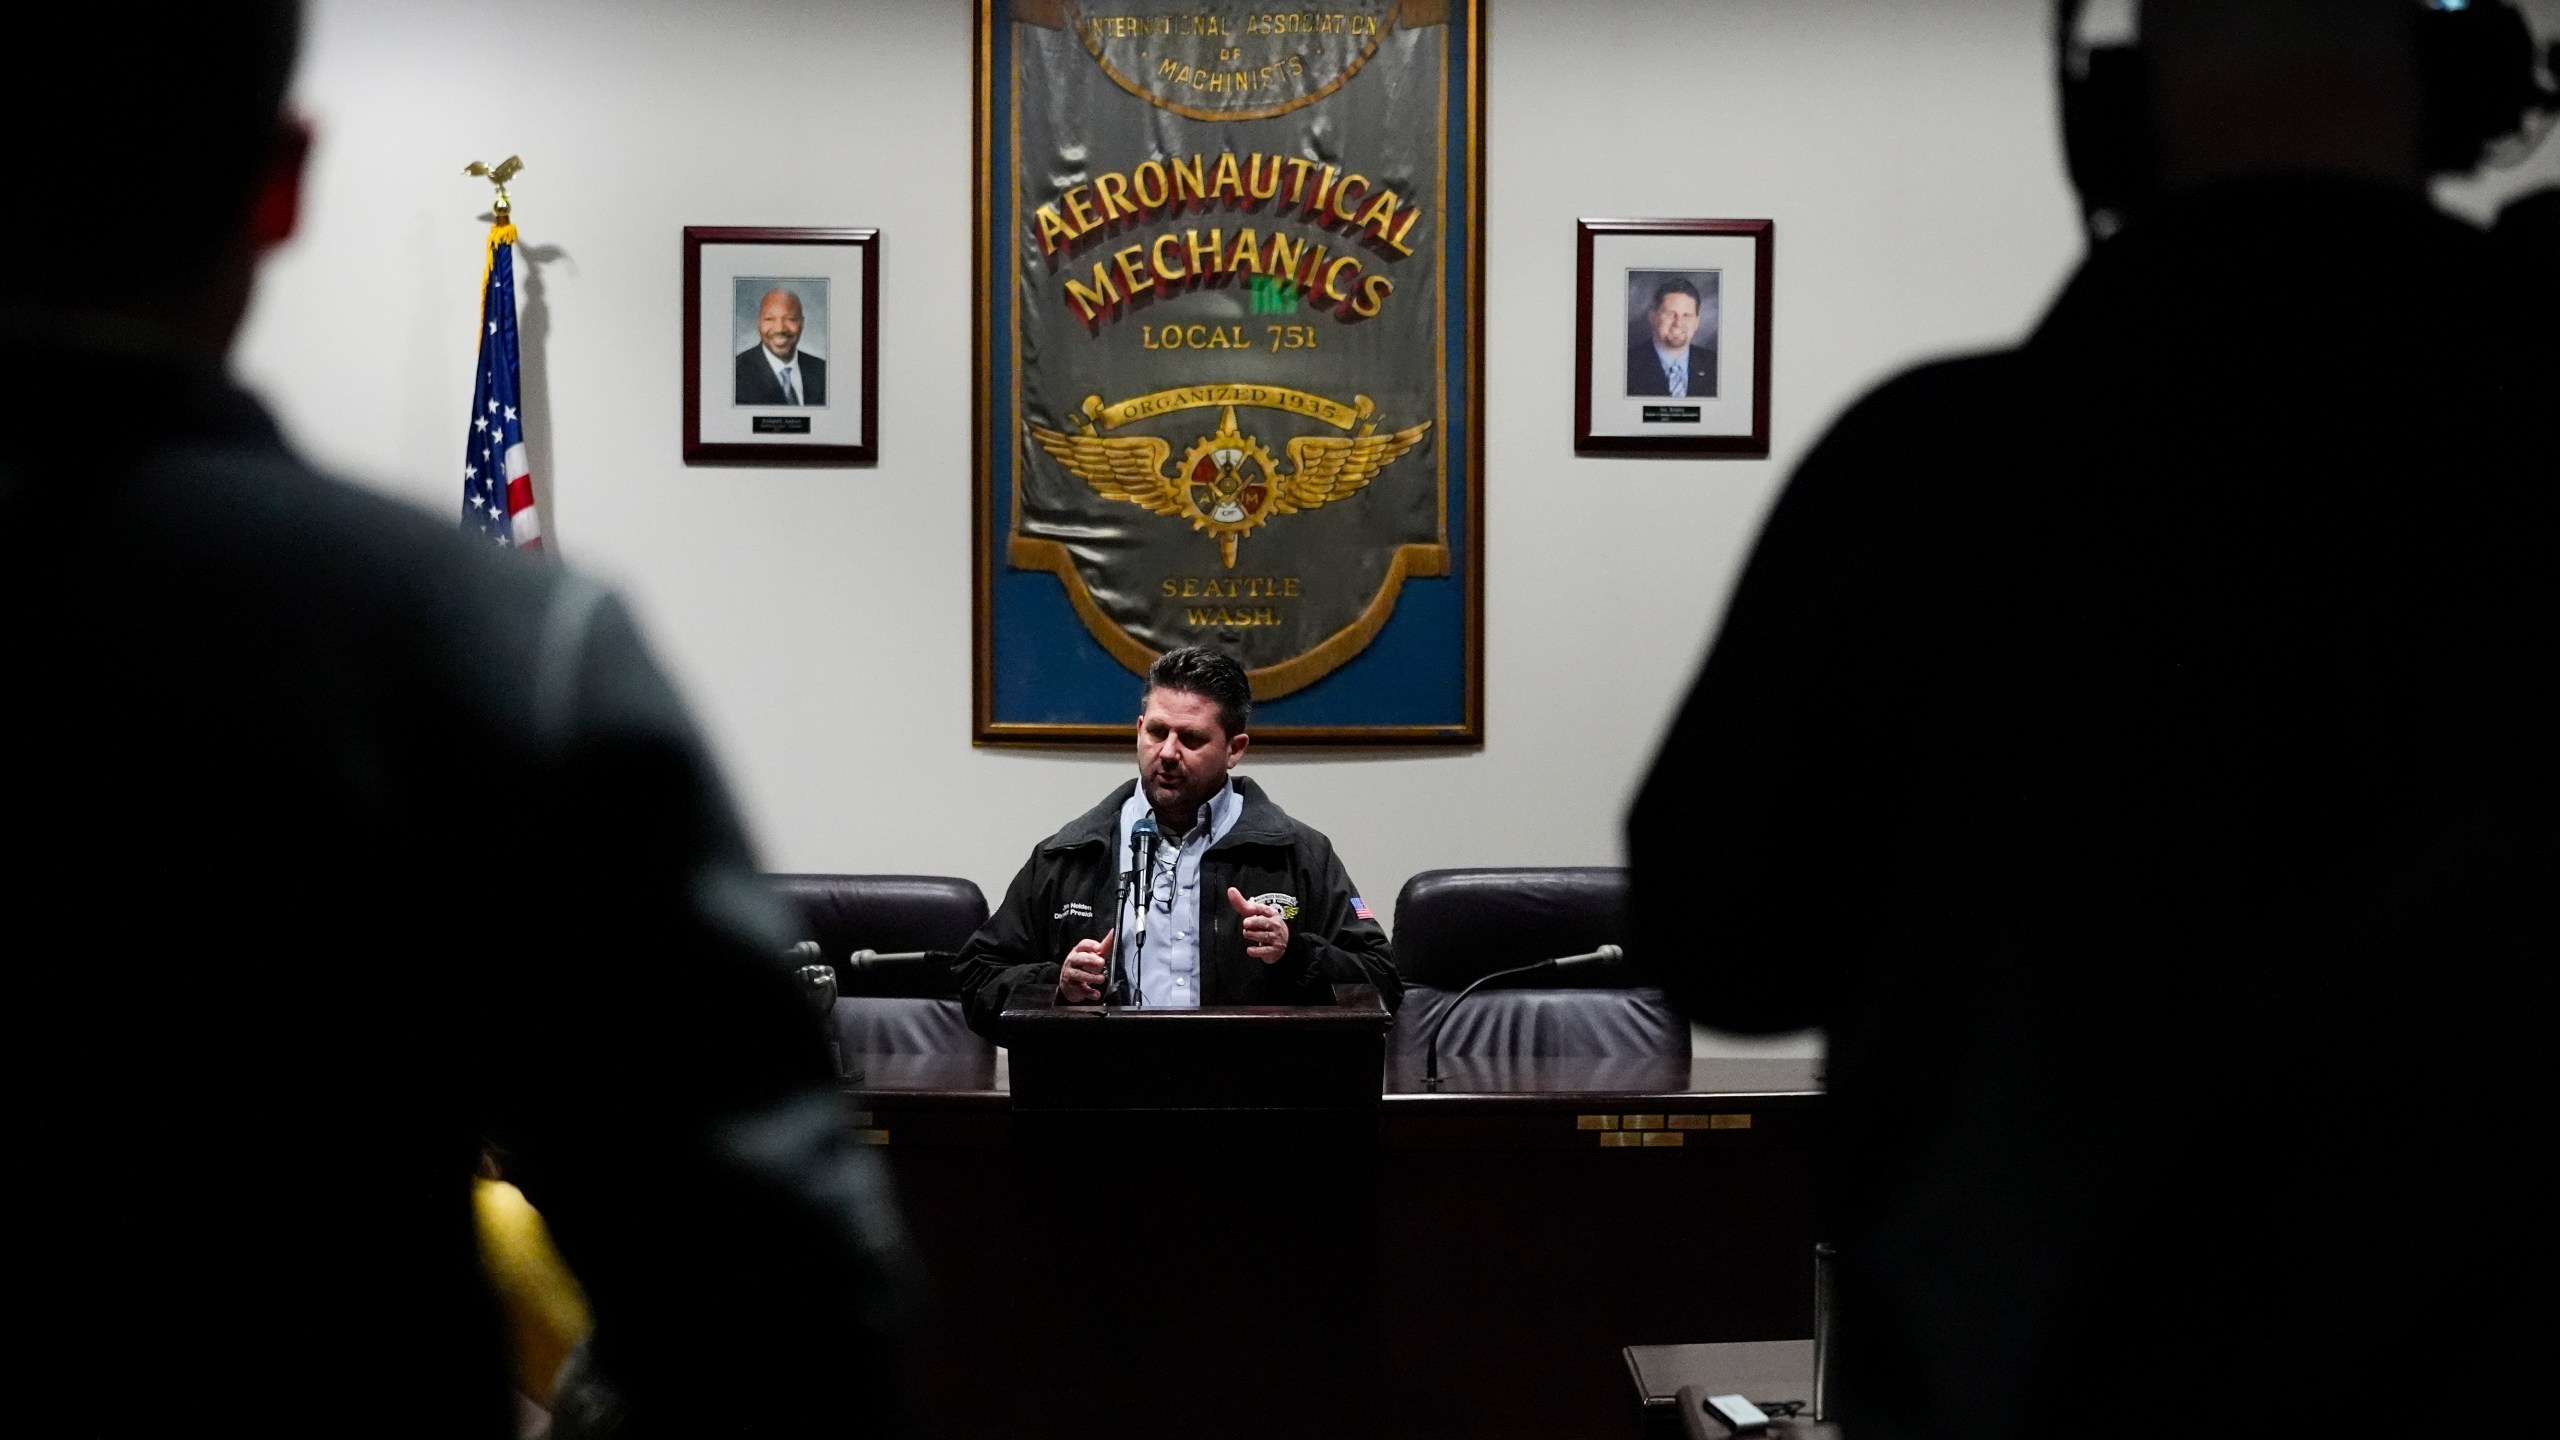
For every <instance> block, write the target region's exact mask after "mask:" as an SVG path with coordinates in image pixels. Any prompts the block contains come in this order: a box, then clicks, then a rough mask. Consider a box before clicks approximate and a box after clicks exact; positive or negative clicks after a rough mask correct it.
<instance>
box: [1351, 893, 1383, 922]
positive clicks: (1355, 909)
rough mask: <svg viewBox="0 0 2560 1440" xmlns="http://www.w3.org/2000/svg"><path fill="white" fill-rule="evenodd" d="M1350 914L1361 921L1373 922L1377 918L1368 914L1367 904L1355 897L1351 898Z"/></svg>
mask: <svg viewBox="0 0 2560 1440" xmlns="http://www.w3.org/2000/svg"><path fill="white" fill-rule="evenodd" d="M1351 913H1352V914H1354V915H1357V916H1359V917H1360V918H1361V919H1363V920H1375V919H1377V918H1378V917H1377V916H1376V915H1374V914H1371V913H1370V911H1369V902H1368V901H1366V900H1363V899H1361V898H1360V897H1359V896H1357V895H1354V896H1352V897H1351Z"/></svg>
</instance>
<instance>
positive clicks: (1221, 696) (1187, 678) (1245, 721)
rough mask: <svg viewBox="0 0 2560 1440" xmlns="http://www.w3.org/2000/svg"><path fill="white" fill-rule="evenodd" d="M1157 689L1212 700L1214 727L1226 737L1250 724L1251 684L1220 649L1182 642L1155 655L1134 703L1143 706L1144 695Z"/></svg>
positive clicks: (1230, 657)
mask: <svg viewBox="0 0 2560 1440" xmlns="http://www.w3.org/2000/svg"><path fill="white" fill-rule="evenodd" d="M1158 690H1179V691H1181V692H1182V693H1184V694H1185V695H1197V696H1199V697H1200V698H1202V699H1204V700H1210V701H1215V702H1216V703H1217V706H1218V728H1219V729H1221V730H1224V731H1226V732H1227V738H1228V739H1230V740H1232V739H1234V738H1235V737H1236V736H1238V735H1241V734H1243V733H1244V732H1245V727H1246V726H1248V725H1250V724H1252V723H1253V686H1252V684H1251V682H1249V681H1247V680H1246V679H1245V678H1244V667H1243V666H1242V665H1239V664H1237V663H1236V660H1235V657H1234V656H1232V655H1229V654H1227V653H1226V652H1225V651H1223V650H1212V649H1210V648H1209V647H1208V646H1206V645H1185V646H1183V647H1182V648H1181V649H1179V650H1167V651H1166V652H1164V653H1163V654H1162V655H1159V656H1157V657H1156V663H1154V664H1153V665H1150V666H1148V667H1147V688H1146V691H1145V693H1144V694H1141V695H1140V696H1139V697H1138V703H1139V704H1141V705H1144V704H1145V703H1146V696H1147V695H1150V694H1153V693H1155V692H1156V691H1158Z"/></svg>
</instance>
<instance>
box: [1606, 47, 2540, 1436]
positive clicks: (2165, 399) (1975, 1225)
mask: <svg viewBox="0 0 2560 1440" xmlns="http://www.w3.org/2000/svg"><path fill="white" fill-rule="evenodd" d="M2440 18H2441V17H2436V16H2426V17H2423V19H2424V21H2425V22H2426V23H2434V22H2436V21H2437V20H2438V19H2440ZM2420 19H2421V17H2420V14H2419V11H2418V10H2417V7H2415V6H2413V5H2408V4H2404V3H2401V0H2318V3H2311V0H2152V3H2149V4H2145V5H2144V6H2142V7H2141V25H2142V33H2141V36H2140V46H2139V51H2138V52H2137V55H2138V58H2137V57H2133V56H2125V55H2115V56H2112V57H2109V60H2110V61H2112V62H2122V61H2125V60H2128V59H2134V60H2135V61H2136V63H2135V64H2134V65H2133V66H2131V67H2130V68H2127V67H2124V66H2122V65H2121V64H2110V65H2102V66H2101V70H2102V71H2104V73H2105V75H2106V76H2108V77H2111V78H2110V79H2109V80H2108V81H2106V82H2104V83H2116V82H2123V88H2120V89H2117V90H2115V91H2113V92H2112V95H2110V94H2105V93H2102V94H2100V95H2098V96H2096V97H2092V96H2090V95H2089V94H2088V93H2086V92H2079V93H2076V94H2075V97H2074V109H2073V114H2072V116H2071V121H2072V126H2073V129H2074V131H2075V133H2074V134H2073V136H2072V140H2073V147H2072V148H2073V152H2074V159H2075V162H2076V164H2075V171H2076V174H2075V178H2076V179H2078V180H2079V181H2080V182H2081V185H2082V189H2083V194H2084V197H2085V198H2087V199H2088V200H2089V202H2090V205H2091V208H2092V210H2093V211H2104V212H2106V213H2105V214H2104V215H2102V216H2101V217H2099V223H2098V224H2097V225H2095V226H2094V227H2093V228H2095V229H2098V230H2102V231H2109V232H2112V233H2111V234H2110V238H2105V239H2102V240H2098V241H2095V242H2094V243H2093V245H2092V247H2091V253H2090V255H2089V258H2088V260H2087V262H2086V263H2085V264H2084V265H2083V266H2082V267H2081V269H2080V271H2079V273H2078V274H2077V275H2075V276H2074V277H2073V278H2072V280H2071V282H2070V284H2069V285H2068V287H2067V288H2066V289H2065V291H2064V292H2063V294H2062V295H2061V297H2060V298H2059V300H2058V301H2057V302H2056V303H2055V305H2054V307H2053V309H2052V311H2051V313H2050V314H2048V315H2047V316H2046V317H2045V319H2044V320H2043V322H2042V323H2041V324H2039V325H2038V326H2037V328H2036V329H2035V332H2034V333H2033V334H2032V335H2031V336H2030V337H2029V338H2028V339H2027V340H2026V342H2025V343H2024V344H2023V345H2021V346H2020V347H2018V348H2017V349H2015V350H2010V351H2004V352H2000V353H1995V354H1989V355H1982V356H1977V357H1973V358H1968V359H1960V360H1953V361H1948V362H1944V363H1939V364H1933V365H1927V366H1923V367H1921V368H1919V369H1917V370H1914V371H1912V372H1910V373H1907V374H1905V375H1903V376H1901V377H1899V378H1897V379H1895V380H1893V381H1891V382H1889V383H1888V384H1886V385H1885V386H1883V387H1882V388H1881V389H1880V390H1878V391H1877V392H1876V393H1874V394H1872V395H1870V396H1868V397H1867V398H1866V399H1864V400H1863V401H1861V402H1859V403H1858V404H1857V405H1856V406H1854V407H1853V408H1852V409H1851V410H1850V411H1849V412H1848V414H1846V415H1845V416H1844V417H1842V418H1841V420H1840V421H1839V422H1838V423H1837V424H1836V425H1835V426H1834V427H1833V428H1832V430H1831V432H1830V434H1829V435H1828V436H1827V437H1826V438H1825V439H1824V440H1823V441H1822V442H1821V444H1820V445H1819V446H1818V447H1817V448H1816V449H1815V450H1814V451H1813V452H1812V453H1811V454H1810V455H1809V456H1808V457H1807V458H1806V460H1805V461H1804V463H1803V465H1802V467H1801V468H1800V469H1799V470H1798V471H1797V473H1796V474H1795V476H1794V477H1793V479H1792V480H1791V481H1790V483H1789V484H1788V486H1787V489H1786V491H1785V493H1784V495H1783V497H1782V498H1781V500H1780V501H1779V503H1778V505H1777V507H1776V508H1775V510H1774V511H1773V513H1772V514H1771V516H1770V519H1769V521H1768V523H1767V527H1766V529H1765V531H1764V532H1763V533H1762V535H1761V537H1760V540H1759V544H1758V547H1757V549H1756V550H1755V552H1754V553H1753V555H1752V557H1751V560H1750V562H1749V566H1748V568H1747V570H1746V571H1745V573H1744V576H1743V579H1742V582H1741V585H1740V587H1739V589H1738V591H1737V593H1736V594H1735V596H1734V599H1733V602H1732V606H1731V609H1730V612H1729V615H1728V617H1727V619H1726V622H1725V625H1724V628H1723V630H1722V633H1721V634H1720V635H1719V636H1718V638H1717V640H1716V642H1715V645H1714V647H1713V650H1712V652H1711V654H1710V655H1709V657H1708V659H1707V663H1706V666H1705V669H1704V671H1703V673H1702V674H1701V675H1700V676H1699V678H1698V681H1697V685H1696V688H1695V690H1694V691H1693V692H1692V694H1691V695H1690V696H1689V699H1688V701H1687V703H1686V705H1685V707H1684V709H1683V710H1682V712H1681V714H1680V716H1679V718H1678V721H1677V722H1676V724H1675V726H1674V728H1673V730H1672V732H1671V734H1670V736H1669V737H1668V739H1667V740H1666V741H1665V743H1664V746H1663V748H1662V751H1661V754H1660V756H1659V758H1658V759H1657V761H1656V763H1655V766H1654V769H1653V772H1652V774H1651V776H1650V778H1649V779H1648V781H1647V782H1646V784H1645V786H1644V789H1643V791H1642V794H1641V796H1640V798H1639V799H1638V800H1637V802H1636V805H1635V808H1634V812H1633V814H1632V816H1631V817H1630V819H1629V822H1628V849H1629V853H1630V856H1631V860H1632V864H1633V867H1634V901H1633V905H1634V912H1635V913H1634V924H1635V930H1636V934H1635V936H1634V938H1633V939H1632V940H1631V941H1630V944H1629V948H1630V949H1635V948H1638V947H1641V948H1642V949H1643V951H1644V952H1645V953H1646V954H1649V955H1653V956H1657V957H1665V959H1664V969H1665V971H1666V974H1665V978H1666V980H1667V981H1668V982H1669V983H1671V984H1673V985H1674V986H1675V988H1676V989H1677V990H1678V992H1679V993H1680V995H1681V997H1682V998H1683V1000H1684V1001H1685V1002H1686V1003H1687V1004H1688V1005H1690V1006H1691V1007H1692V1009H1693V1013H1695V1014H1696V1015H1697V1016H1698V1017H1700V1018H1701V1019H1703V1020H1704V1021H1706V1022H1707V1023H1710V1024H1713V1025H1716V1026H1719V1027H1722V1028H1726V1029H1729V1030H1737V1031H1759V1032H1774V1031H1784V1030H1790V1029H1794V1028H1798V1027H1804V1026H1820V1027H1822V1028H1823V1029H1824V1030H1825V1031H1826V1032H1827V1037H1828V1044H1829V1056H1830V1058H1829V1061H1828V1081H1829V1086H1830V1090H1831V1097H1832V1098H1831V1104H1830V1108H1829V1111H1828V1113H1827V1116H1826V1121H1825V1123H1826V1126H1827V1127H1828V1129H1827V1142H1828V1146H1829V1163H1828V1166H1827V1170H1826V1179H1825V1201H1824V1204H1825V1215H1824V1226H1825V1233H1826V1235H1827V1237H1828V1238H1830V1239H1831V1240H1832V1241H1834V1242H1835V1243H1836V1244H1837V1245H1838V1247H1839V1252H1840V1257H1841V1258H1840V1262H1839V1263H1840V1267H1841V1268H1840V1270H1839V1272H1838V1278H1837V1286H1838V1296H1839V1306H1840V1309H1839V1314H1838V1324H1839V1345H1840V1349H1839V1351H1838V1353H1837V1356H1836V1373H1835V1375H1834V1377H1833V1378H1834V1391H1833V1398H1834V1402H1835V1412H1836V1413H1835V1417H1834V1418H1836V1419H1839V1420H1840V1421H1842V1422H1843V1423H1844V1425H1845V1429H1846V1433H1847V1434H1848V1435H1849V1436H1850V1437H1851V1440H1875V1437H1887V1436H1906V1435H1933V1436H1934V1435H1950V1436H1952V1435H1963V1436H1968V1437H1982V1440H1999V1437H2011V1436H2026V1435H2048V1436H2086V1435H2105V1434H2127V1435H2130V1434H2157V1433H2167V1432H2169V1431H2173V1430H2189V1429H2193V1428H2198V1427H2206V1426H2211V1427H2222V1426H2232V1427H2236V1428H2238V1429H2240V1430H2242V1431H2245V1432H2249V1433H2283V1434H2321V1433H2347V1428H2348V1427H2349V1426H2354V1427H2355V1428H2357V1429H2361V1430H2379V1429H2381V1428H2384V1427H2386V1426H2389V1425H2392V1424H2395V1423H2405V1424H2411V1425H2417V1424H2423V1423H2424V1422H2425V1421H2426V1420H2427V1419H2429V1418H2436V1417H2441V1416H2442V1415H2443V1414H2444V1413H2445V1412H2447V1411H2449V1410H2452V1409H2454V1408H2457V1407H2465V1406H2473V1405H2476V1406H2480V1407H2483V1408H2484V1409H2486V1410H2488V1411H2490V1412H2491V1413H2496V1407H2499V1406H2502V1405H2505V1404H2507V1403H2509V1402H2510V1401H2521V1402H2523V1403H2525V1404H2528V1405H2529V1404H2531V1403H2533V1401H2534V1392H2533V1387H2531V1386H2530V1385H2527V1384H2519V1383H2518V1382H2520V1381H2523V1380H2525V1379H2526V1377H2530V1376H2534V1375H2537V1374H2540V1373H2544V1372H2545V1371H2547V1369H2548V1363H2549V1361H2548V1356H2549V1353H2550V1340H2551V1338H2552V1333H2553V1321H2552V1319H2551V1314H2552V1312H2551V1310H2550V1308H2549V1305H2550V1290H2549V1284H2548V1282H2549V1281H2550V1279H2551V1278H2552V1277H2551V1263H2550V1262H2551V1258H2552V1239H2551V1229H2552V1222H2551V1214H2552V1212H2553V1210H2554V1205H2553V1195H2552V1191H2551V1187H2550V1184H2549V1182H2548V1180H2547V1178H2546V1177H2547V1174H2548V1166H2547V1163H2546V1162H2547V1155H2546V1153H2545V1152H2546V1151H2547V1149H2548V1144H2547V1141H2546V1139H2545V1138H2544V1131H2545V1127H2546V1126H2547V1123H2548V1122H2547V1119H2546V1118H2545V1117H2546V1115H2547V1102H2548V1101H2549V1100H2550V1099H2551V1098H2552V1093H2553V1087H2552V1085H2551V1079H2552V1074H2551V1061H2550V1058H2549V1057H2550V1056H2551V1054H2552V1052H2553V1050H2554V1048H2555V1047H2553V1046H2552V1045H2551V1044H2550V1043H2549V1042H2548V1039H2547V1037H2546V1036H2544V1034H2543V1032H2544V1031H2545V1030H2546V1029H2547V1028H2548V1026H2549V1024H2550V1023H2551V1022H2550V1016H2551V1013H2552V1012H2551V1004H2550V1002H2551V1000H2552V998H2553V995H2554V985H2553V981H2552V976H2553V973H2554V969H2553V967H2554V962H2555V946H2560V905H2555V884H2560V780H2555V761H2560V743H2555V739H2554V737H2555V736H2560V707H2555V703H2554V681H2555V676H2556V675H2560V648H2556V647H2560V608H2555V603H2554V593H2555V591H2554V587H2555V581H2560V526H2555V498H2556V497H2560V472H2556V470H2555V453H2554V450H2553V447H2552V444H2551V432H2550V429H2549V425H2550V415H2551V407H2552V401H2553V397H2554V396H2555V395H2560V385H2555V383H2554V377H2553V375H2552V373H2551V361H2552V358H2553V357H2552V337H2551V335H2550V334H2549V333H2548V332H2544V333H2539V334H2536V333H2533V332H2531V331H2530V330H2528V329H2526V328H2525V327H2523V326H2522V325H2520V324H2518V323H2516V319H2517V317H2516V314H2515V307H2514V305H2513V304H2512V303H2511V297H2512V294H2513V287H2514V284H2515V283H2516V282H2515V281H2514V278H2513V276H2512V275H2511V273H2510V272H2508V271H2507V270H2505V269H2503V268H2502V267H2501V262H2500V261H2499V259H2498V256H2497V252H2496V251H2495V250H2493V247H2492V246H2491V245H2490V243H2489V241H2488V239H2487V237H2486V236H2484V235H2483V234H2482V233H2480V232H2479V231H2477V230H2476V229H2474V228H2473V227H2471V226H2468V225H2466V224H2463V223H2460V222H2458V221H2455V220H2452V219H2449V218H2447V217H2446V216H2444V215H2442V214H2440V213H2438V212H2437V211H2435V210H2434V209H2433V208H2431V206H2430V205H2429V203H2428V200H2427V197H2426V194H2425V191H2424V189H2423V186H2422V181H2423V179H2424V175H2425V171H2426V169H2427V163H2428V160H2429V159H2430V157H2432V156H2434V155H2435V154H2437V153H2438V150H2439V148H2440V147H2439V146H2438V144H2437V141H2436V139H2435V138H2434V137H2433V134H2432V132H2431V131H2430V129H2429V123H2428V119H2427V112H2426V111H2425V109H2424V108H2423V107H2422V104H2421V96H2420V91H2421V83H2420V79H2419V73H2420V72H2419V69H2418V67H2417V66H2416V64H2415V63H2414V62H2413V61H2412V58H2411V55H2412V50H2411V41H2410V29H2409V27H2410V26H2411V25H2412V24H2414V23H2418V22H2419V21H2420ZM2526 58H2527V60H2528V61H2529V59H2530V55H2529V53H2528V54H2527V56H2526ZM2092 98H2095V100H2096V101H2097V102H2098V103H2097V106H2096V111H2095V113H2094V114H2093V113H2092V110H2091V108H2090V106H2089V105H2088V103H2087V102H2089V101H2090V100H2091V99H2092ZM2118 102H2126V103H2118ZM2513 113H2514V112H2513V111H2512V110H2510V112H2509V115H2510V119H2511V120H2512V117H2513ZM2476 141H2477V137H2475V143H2474V144H2473V146H2472V150H2471V153H2472V155H2473V157H2474V158H2476V156H2477V153H2478V145H2477V143H2476ZM2109 144H2112V145H2113V148H2112V149H2111V150H2110V149H2108V148H2107V147H2108V145H2109ZM2093 147H2094V149H2093ZM2119 227H2120V228H2119ZM1670 957H1686V959H1685V961H1677V960H1673V959H1671V958H1670ZM2395 1406H2401V1407H2406V1408H2400V1409H2395V1408H2394V1407H2395ZM2331 1427H2335V1428H2334V1429H2333V1428H2331Z"/></svg>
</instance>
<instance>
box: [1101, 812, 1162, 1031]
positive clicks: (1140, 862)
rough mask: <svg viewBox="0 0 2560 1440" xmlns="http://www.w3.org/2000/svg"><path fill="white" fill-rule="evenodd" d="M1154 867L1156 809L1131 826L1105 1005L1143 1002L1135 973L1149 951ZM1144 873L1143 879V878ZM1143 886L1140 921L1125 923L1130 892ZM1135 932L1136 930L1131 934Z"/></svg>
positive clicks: (1104, 990) (1113, 914) (1113, 909)
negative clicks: (1124, 917)
mask: <svg viewBox="0 0 2560 1440" xmlns="http://www.w3.org/2000/svg"><path fill="white" fill-rule="evenodd" d="M1155 868H1156V817H1155V812H1153V811H1149V812H1148V813H1146V814H1144V815H1141V816H1139V817H1138V822H1137V823H1136V824H1134V825H1132V826H1130V827H1129V868H1128V869H1126V870H1123V871H1121V872H1120V899H1119V900H1118V902H1117V903H1115V904H1114V905H1113V906H1112V907H1111V924H1112V928H1114V929H1115V930H1117V931H1119V937H1118V939H1117V940H1115V941H1114V942H1113V943H1112V946H1111V973H1110V975H1109V976H1108V977H1107V978H1106V983H1105V984H1104V985H1103V987H1102V1003H1103V1004H1105V1005H1137V1004H1141V1003H1143V1002H1144V999H1145V995H1144V992H1143V991H1141V990H1140V988H1139V986H1138V983H1137V976H1136V974H1135V973H1134V972H1135V970H1136V960H1137V959H1138V958H1139V957H1143V956H1145V954H1146V953H1147V949H1146V944H1147V941H1146V935H1147V910H1148V909H1149V907H1150V906H1151V905H1152V903H1153V901H1154V898H1155V897H1154V896H1153V895H1152V894H1151V893H1149V892H1151V891H1152V890H1153V889H1154V888H1155V884H1154V882H1155ZM1142 876H1143V877H1144V878H1143V879H1142V878H1140V877H1142ZM1141 885H1143V886H1145V887H1146V888H1145V889H1142V890H1138V891H1137V895H1138V912H1137V922H1138V923H1137V924H1136V925H1134V926H1131V925H1123V924H1121V923H1120V917H1121V916H1123V915H1126V914H1128V913H1129V895H1130V892H1131V890H1132V889H1134V888H1136V887H1138V886H1141ZM1132 931H1135V932H1136V933H1134V934H1132V933H1131V932H1132Z"/></svg>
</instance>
